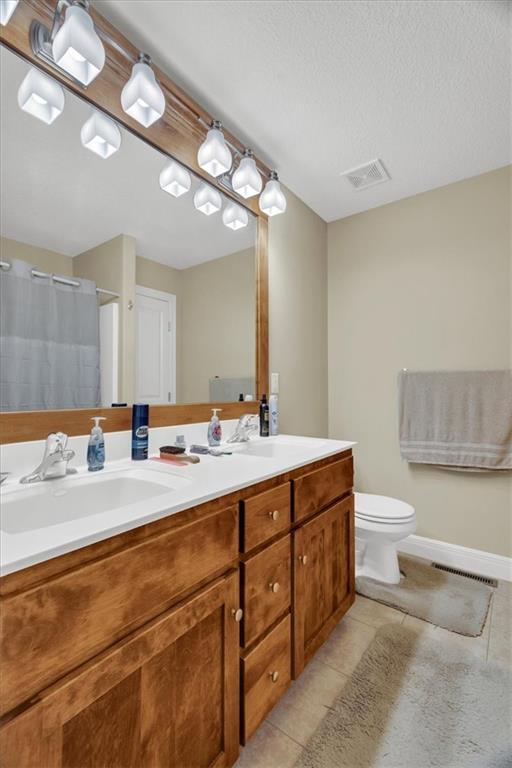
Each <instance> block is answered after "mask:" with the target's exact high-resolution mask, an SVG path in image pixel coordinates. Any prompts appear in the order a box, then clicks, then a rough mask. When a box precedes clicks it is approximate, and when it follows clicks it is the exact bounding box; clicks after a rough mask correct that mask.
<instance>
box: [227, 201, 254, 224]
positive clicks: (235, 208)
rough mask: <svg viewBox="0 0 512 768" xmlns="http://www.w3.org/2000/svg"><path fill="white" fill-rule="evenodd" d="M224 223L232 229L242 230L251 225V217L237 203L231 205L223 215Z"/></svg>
mask: <svg viewBox="0 0 512 768" xmlns="http://www.w3.org/2000/svg"><path fill="white" fill-rule="evenodd" d="M222 221H223V223H224V224H225V225H226V227H229V228H230V229H234V230H237V229H242V227H246V226H247V224H248V223H249V216H248V214H247V211H246V210H245V208H242V206H241V205H237V204H236V203H229V205H227V206H226V207H225V208H224V211H223V213H222Z"/></svg>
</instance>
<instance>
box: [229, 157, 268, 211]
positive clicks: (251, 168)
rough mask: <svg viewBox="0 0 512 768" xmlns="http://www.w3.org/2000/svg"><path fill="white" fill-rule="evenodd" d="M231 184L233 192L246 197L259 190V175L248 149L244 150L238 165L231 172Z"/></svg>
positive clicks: (260, 182)
mask: <svg viewBox="0 0 512 768" xmlns="http://www.w3.org/2000/svg"><path fill="white" fill-rule="evenodd" d="M232 185H233V189H234V190H235V192H237V193H238V194H239V195H241V196H242V197H245V198H246V199H247V198H248V197H253V195H258V194H259V193H260V192H261V187H262V181H261V176H260V174H259V171H258V169H257V168H256V163H255V161H254V157H253V153H252V151H251V150H250V149H246V150H245V152H244V156H243V157H242V159H241V160H240V165H239V166H238V168H237V169H236V171H235V172H234V174H233V179H232Z"/></svg>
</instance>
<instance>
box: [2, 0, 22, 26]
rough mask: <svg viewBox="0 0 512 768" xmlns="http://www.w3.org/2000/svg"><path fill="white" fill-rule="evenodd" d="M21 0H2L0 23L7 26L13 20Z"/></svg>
mask: <svg viewBox="0 0 512 768" xmlns="http://www.w3.org/2000/svg"><path fill="white" fill-rule="evenodd" d="M18 2H19V0H0V24H1V25H2V26H3V27H5V25H6V24H8V23H9V22H10V20H11V16H12V15H13V13H14V11H15V10H16V6H17V5H18Z"/></svg>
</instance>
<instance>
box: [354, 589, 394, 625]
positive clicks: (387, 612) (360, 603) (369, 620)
mask: <svg viewBox="0 0 512 768" xmlns="http://www.w3.org/2000/svg"><path fill="white" fill-rule="evenodd" d="M347 615H348V616H349V617H350V618H351V619H356V620H357V621H362V622H363V623H364V624H368V625H369V626H370V627H381V626H382V625H383V624H389V623H391V622H397V623H398V624H401V623H402V621H403V619H404V616H405V614H404V613H402V611H397V610H395V608H391V607H390V606H389V605H384V604H383V603H378V602H377V601H376V600H370V599H369V598H367V597H362V596H361V595H356V601H355V603H354V605H353V606H352V607H351V608H350V609H349V612H348V614H347Z"/></svg>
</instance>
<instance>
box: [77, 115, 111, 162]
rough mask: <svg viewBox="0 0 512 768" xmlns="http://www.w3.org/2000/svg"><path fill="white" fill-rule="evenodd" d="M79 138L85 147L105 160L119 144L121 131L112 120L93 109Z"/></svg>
mask: <svg viewBox="0 0 512 768" xmlns="http://www.w3.org/2000/svg"><path fill="white" fill-rule="evenodd" d="M80 139H81V141H82V144H83V146H84V147H85V148H86V149H90V150H91V152H94V153H95V154H96V155H99V156H100V157H103V158H104V159H105V160H106V159H107V157H110V156H111V155H113V154H114V152H117V150H118V149H119V147H120V146H121V131H120V130H119V128H118V126H117V124H116V123H115V122H114V121H113V120H111V119H110V118H109V117H107V116H106V115H104V114H103V112H97V111H96V110H95V111H94V112H93V113H92V115H91V116H90V117H89V119H88V120H87V121H86V122H85V123H84V124H83V126H82V130H81V131H80Z"/></svg>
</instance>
